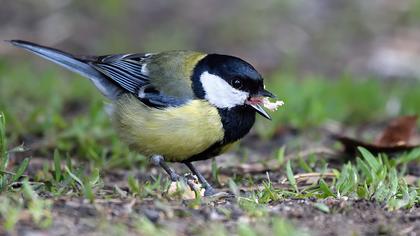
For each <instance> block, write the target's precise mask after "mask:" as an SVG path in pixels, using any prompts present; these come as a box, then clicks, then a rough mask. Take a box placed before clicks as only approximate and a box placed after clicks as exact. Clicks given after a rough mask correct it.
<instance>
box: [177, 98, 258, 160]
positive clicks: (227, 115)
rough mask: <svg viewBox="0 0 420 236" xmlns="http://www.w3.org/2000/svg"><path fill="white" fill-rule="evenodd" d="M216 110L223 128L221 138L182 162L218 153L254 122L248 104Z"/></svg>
mask: <svg viewBox="0 0 420 236" xmlns="http://www.w3.org/2000/svg"><path fill="white" fill-rule="evenodd" d="M218 110H219V115H220V117H221V120H222V124H223V129H224V137H223V140H221V141H218V142H216V143H214V144H213V145H211V146H210V147H209V148H207V149H206V150H204V151H203V152H201V153H199V154H196V155H194V156H191V157H190V158H188V159H187V160H185V161H183V162H191V161H201V160H206V159H209V158H212V157H215V156H217V155H219V154H220V152H221V151H222V149H223V147H225V146H226V145H229V144H231V143H233V142H236V141H237V140H239V139H241V138H243V137H244V136H245V135H246V134H247V133H248V132H249V130H250V129H251V128H252V126H253V125H254V123H255V110H254V109H252V107H250V106H247V105H245V106H238V107H234V108H231V109H218Z"/></svg>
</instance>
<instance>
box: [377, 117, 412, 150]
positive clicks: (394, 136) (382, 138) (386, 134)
mask: <svg viewBox="0 0 420 236" xmlns="http://www.w3.org/2000/svg"><path fill="white" fill-rule="evenodd" d="M416 122H417V115H414V116H401V117H398V118H396V119H394V120H392V121H391V122H390V123H389V125H388V126H387V127H386V128H385V130H384V131H383V133H382V134H380V135H379V136H378V137H377V139H376V141H375V144H376V145H378V146H387V147H389V146H402V145H408V144H409V142H410V139H411V137H412V136H413V134H414V131H415V130H416Z"/></svg>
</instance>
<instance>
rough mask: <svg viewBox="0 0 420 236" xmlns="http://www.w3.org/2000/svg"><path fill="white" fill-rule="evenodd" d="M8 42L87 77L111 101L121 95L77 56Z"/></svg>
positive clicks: (18, 41) (39, 46)
mask: <svg viewBox="0 0 420 236" xmlns="http://www.w3.org/2000/svg"><path fill="white" fill-rule="evenodd" d="M7 42H10V43H11V44H13V45H14V46H16V47H20V48H23V49H26V50H28V51H30V52H32V53H34V54H36V55H38V56H40V57H43V58H45V59H47V60H49V61H52V62H54V63H56V64H58V65H61V66H63V67H65V68H67V69H68V70H70V71H73V72H76V73H78V74H80V75H82V76H84V77H87V78H88V79H90V80H91V81H92V82H93V83H94V85H95V86H96V87H97V88H98V89H99V90H100V91H101V93H102V94H104V95H105V96H106V97H108V98H109V99H111V100H114V99H116V98H117V97H118V95H119V94H121V89H120V88H119V87H118V86H116V85H115V84H114V83H112V82H111V81H109V80H108V79H107V78H106V77H105V76H104V75H103V74H101V73H100V72H99V71H97V70H96V69H94V68H93V67H92V66H90V65H89V64H88V63H86V62H84V61H82V60H80V59H77V58H76V57H75V56H73V55H71V54H69V53H66V52H63V51H60V50H57V49H54V48H49V47H45V46H41V45H38V44H35V43H31V42H27V41H23V40H9V41H7Z"/></svg>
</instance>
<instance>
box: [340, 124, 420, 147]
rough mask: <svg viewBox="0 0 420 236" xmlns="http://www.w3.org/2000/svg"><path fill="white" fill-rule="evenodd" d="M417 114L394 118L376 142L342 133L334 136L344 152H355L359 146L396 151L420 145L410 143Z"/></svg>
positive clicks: (419, 144) (419, 145)
mask: <svg viewBox="0 0 420 236" xmlns="http://www.w3.org/2000/svg"><path fill="white" fill-rule="evenodd" d="M416 120H417V116H401V117H397V118H396V119H394V120H392V121H391V122H390V123H389V124H388V126H387V127H386V128H385V129H384V131H383V132H382V133H381V134H380V135H379V136H378V138H377V139H376V141H375V142H373V143H369V142H366V141H363V140H359V139H356V138H352V137H347V136H345V135H341V134H334V135H332V138H333V139H335V140H337V141H339V142H340V143H341V144H343V146H344V152H345V153H348V154H350V155H351V154H354V153H356V151H357V147H364V148H366V149H367V150H369V151H370V152H372V153H374V154H376V153H396V152H402V151H408V150H411V149H414V148H416V147H420V143H416V144H413V143H410V141H411V140H412V139H413V138H414V131H415V129H416Z"/></svg>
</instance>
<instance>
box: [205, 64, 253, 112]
mask: <svg viewBox="0 0 420 236" xmlns="http://www.w3.org/2000/svg"><path fill="white" fill-rule="evenodd" d="M200 81H201V84H202V85H203V89H204V92H205V94H206V95H205V98H206V99H207V100H208V101H209V102H210V103H211V104H213V105H214V106H216V107H218V108H232V107H235V106H237V105H243V104H245V101H246V100H247V99H248V96H249V93H247V92H244V91H241V90H238V89H235V88H233V87H232V86H230V85H229V83H227V82H226V81H225V80H223V79H222V78H220V77H219V76H217V75H213V74H210V73H209V72H208V71H205V72H204V73H202V74H201V76H200Z"/></svg>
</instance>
